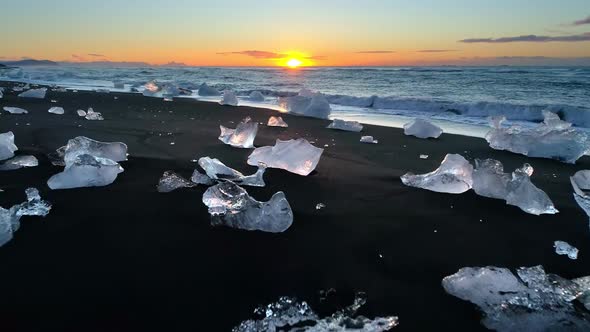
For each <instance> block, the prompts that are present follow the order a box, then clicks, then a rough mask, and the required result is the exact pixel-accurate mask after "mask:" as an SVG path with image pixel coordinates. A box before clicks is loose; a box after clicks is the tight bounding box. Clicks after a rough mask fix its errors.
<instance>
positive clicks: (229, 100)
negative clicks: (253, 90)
mask: <svg viewBox="0 0 590 332" xmlns="http://www.w3.org/2000/svg"><path fill="white" fill-rule="evenodd" d="M219 104H220V105H227V106H238V97H236V94H235V93H234V92H233V91H231V90H225V91H223V97H222V98H221V101H220V102H219Z"/></svg>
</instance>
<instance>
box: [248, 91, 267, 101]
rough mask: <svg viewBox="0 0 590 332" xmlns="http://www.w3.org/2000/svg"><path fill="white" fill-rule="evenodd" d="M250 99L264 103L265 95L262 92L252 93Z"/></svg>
mask: <svg viewBox="0 0 590 332" xmlns="http://www.w3.org/2000/svg"><path fill="white" fill-rule="evenodd" d="M248 99H250V100H251V101H255V102H261V101H264V95H263V94H262V93H261V92H260V91H252V92H251V93H250V96H249V97H248Z"/></svg>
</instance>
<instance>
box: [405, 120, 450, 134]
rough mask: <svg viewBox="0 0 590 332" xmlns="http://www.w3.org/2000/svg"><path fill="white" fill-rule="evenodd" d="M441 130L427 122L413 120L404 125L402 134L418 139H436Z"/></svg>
mask: <svg viewBox="0 0 590 332" xmlns="http://www.w3.org/2000/svg"><path fill="white" fill-rule="evenodd" d="M442 133H443V130H442V129H441V128H440V127H439V126H437V125H434V124H432V123H430V122H429V121H427V120H424V119H414V121H412V122H408V123H406V124H405V125H404V134H406V135H408V136H416V137H418V138H438V137H439V136H440V135H441V134H442Z"/></svg>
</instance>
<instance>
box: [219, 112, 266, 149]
mask: <svg viewBox="0 0 590 332" xmlns="http://www.w3.org/2000/svg"><path fill="white" fill-rule="evenodd" d="M219 129H221V134H220V135H219V140H220V141H222V142H223V143H225V144H227V145H231V146H233V147H234V148H243V149H251V148H253V147H254V138H256V134H257V133H258V122H254V121H251V119H250V118H249V117H247V118H245V119H244V120H242V122H240V123H239V124H238V126H237V127H236V129H231V128H226V127H224V126H221V125H220V126H219Z"/></svg>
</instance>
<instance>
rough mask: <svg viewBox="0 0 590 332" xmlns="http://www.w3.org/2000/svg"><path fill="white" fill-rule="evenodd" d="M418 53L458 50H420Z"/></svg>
mask: <svg viewBox="0 0 590 332" xmlns="http://www.w3.org/2000/svg"><path fill="white" fill-rule="evenodd" d="M416 52H418V53H445V52H457V50H419V51H416Z"/></svg>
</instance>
